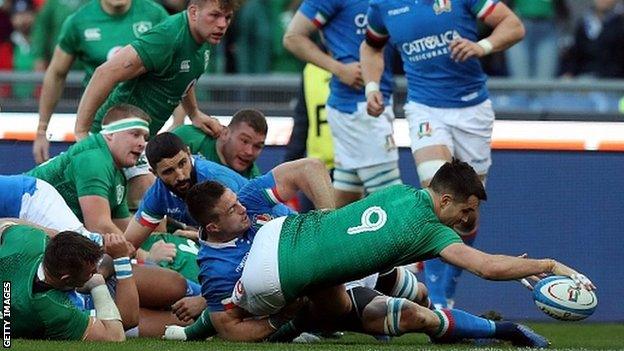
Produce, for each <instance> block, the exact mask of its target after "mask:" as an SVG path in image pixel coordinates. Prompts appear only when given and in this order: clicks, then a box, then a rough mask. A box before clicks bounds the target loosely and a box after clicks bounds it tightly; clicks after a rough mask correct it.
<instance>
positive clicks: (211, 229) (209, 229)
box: [204, 222, 221, 233]
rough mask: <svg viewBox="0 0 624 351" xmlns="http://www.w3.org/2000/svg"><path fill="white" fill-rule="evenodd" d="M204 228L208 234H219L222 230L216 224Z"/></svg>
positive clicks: (209, 224)
mask: <svg viewBox="0 0 624 351" xmlns="http://www.w3.org/2000/svg"><path fill="white" fill-rule="evenodd" d="M204 228H205V229H206V232H208V233H218V232H219V231H220V230H221V228H220V227H219V225H218V224H217V223H214V222H212V223H208V224H206V225H205V226H204Z"/></svg>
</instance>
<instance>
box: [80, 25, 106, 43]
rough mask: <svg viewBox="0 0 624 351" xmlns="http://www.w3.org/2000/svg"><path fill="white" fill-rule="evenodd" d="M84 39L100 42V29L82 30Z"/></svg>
mask: <svg viewBox="0 0 624 351" xmlns="http://www.w3.org/2000/svg"><path fill="white" fill-rule="evenodd" d="M84 37H85V40H86V41H100V40H102V32H101V29H100V28H87V29H85V30H84Z"/></svg>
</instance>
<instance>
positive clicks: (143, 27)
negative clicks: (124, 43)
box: [132, 21, 152, 38]
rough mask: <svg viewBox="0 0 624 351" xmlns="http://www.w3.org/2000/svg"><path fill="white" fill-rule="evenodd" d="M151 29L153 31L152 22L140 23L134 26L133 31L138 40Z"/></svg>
mask: <svg viewBox="0 0 624 351" xmlns="http://www.w3.org/2000/svg"><path fill="white" fill-rule="evenodd" d="M150 29H152V22H150V21H139V22H135V23H133V24H132V31H133V32H134V36H135V37H137V38H138V37H139V36H140V35H141V34H143V33H145V32H147V31H148V30H150Z"/></svg>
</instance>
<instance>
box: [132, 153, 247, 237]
mask: <svg viewBox="0 0 624 351" xmlns="http://www.w3.org/2000/svg"><path fill="white" fill-rule="evenodd" d="M192 160H193V172H195V174H196V176H197V178H196V179H197V182H198V183H201V182H204V181H207V180H213V181H217V182H219V183H221V184H223V185H224V186H226V187H228V188H230V189H231V190H232V191H234V192H235V193H236V192H238V191H239V190H240V189H241V188H242V187H243V185H245V184H247V183H248V182H249V181H248V180H247V179H246V178H244V177H243V176H241V175H240V174H238V173H237V172H235V171H233V170H232V169H230V168H228V167H225V166H222V165H220V164H218V163H215V162H212V161H208V160H206V159H204V158H202V157H201V156H195V155H193V156H192ZM165 215H167V216H169V217H171V218H173V219H175V220H177V221H180V222H182V223H184V224H187V225H192V226H197V222H195V220H194V219H193V218H192V217H191V215H190V213H189V212H188V208H187V207H186V203H184V199H181V198H180V197H178V196H177V195H176V194H174V193H173V192H171V191H170V190H169V189H168V188H167V186H166V185H165V183H164V182H163V181H162V180H160V179H159V178H157V179H156V181H155V182H154V184H153V185H152V186H151V187H150V188H149V189H148V190H147V192H146V193H145V195H144V196H143V200H142V201H141V205H140V206H139V210H138V211H137V212H136V214H135V218H136V220H137V221H138V222H139V223H141V224H142V225H144V226H146V227H150V228H152V229H153V228H156V226H158V223H159V222H160V220H162V219H163V217H164V216H165Z"/></svg>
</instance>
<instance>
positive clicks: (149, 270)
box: [132, 265, 187, 309]
mask: <svg viewBox="0 0 624 351" xmlns="http://www.w3.org/2000/svg"><path fill="white" fill-rule="evenodd" d="M132 271H133V274H134V279H135V281H136V285H137V290H138V291H139V303H140V305H141V307H146V308H155V309H163V308H165V309H169V308H171V305H173V304H174V303H175V302H176V301H178V300H180V299H181V298H183V297H185V296H186V286H187V283H186V279H184V277H183V276H182V275H181V274H180V273H178V272H175V271H172V270H169V269H164V268H161V267H157V266H143V265H134V266H132Z"/></svg>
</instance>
